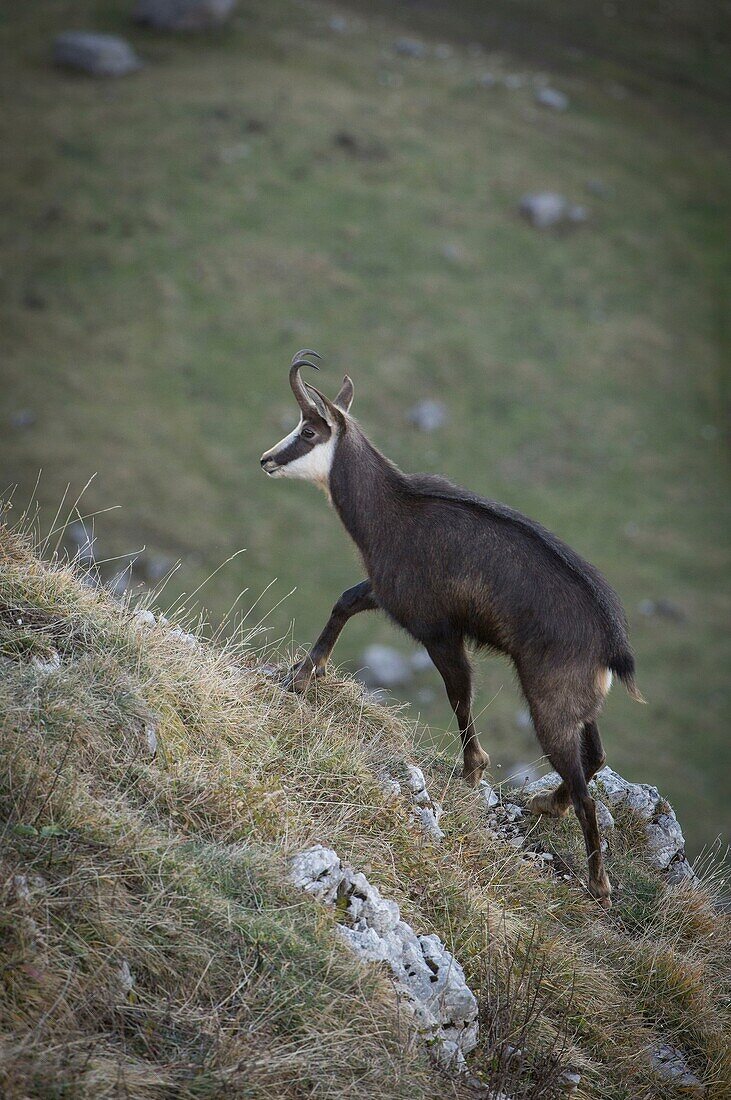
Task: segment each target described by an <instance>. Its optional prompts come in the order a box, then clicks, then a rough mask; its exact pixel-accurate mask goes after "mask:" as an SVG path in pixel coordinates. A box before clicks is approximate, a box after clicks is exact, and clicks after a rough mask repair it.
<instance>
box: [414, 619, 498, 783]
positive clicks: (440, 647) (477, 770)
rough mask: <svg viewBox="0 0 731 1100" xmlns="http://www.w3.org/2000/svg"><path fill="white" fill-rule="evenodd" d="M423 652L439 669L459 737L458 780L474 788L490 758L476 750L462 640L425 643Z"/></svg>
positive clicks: (477, 743) (467, 664)
mask: <svg viewBox="0 0 731 1100" xmlns="http://www.w3.org/2000/svg"><path fill="white" fill-rule="evenodd" d="M426 648H427V652H428V653H429V656H430V657H431V659H432V661H433V662H434V664H435V665H436V667H437V668H438V670H439V673H440V675H441V677H442V679H443V680H444V686H445V688H446V689H447V695H448V696H449V702H450V705H451V707H452V710H453V711H454V713H455V715H456V716H457V723H458V725H459V732H460V734H461V736H462V759H463V767H462V778H463V779H464V780H465V782H466V783H467V784H468V786H470V787H476V786H477V784H478V783H479V782H480V780H481V779H482V773H483V772H484V770H485V768H486V767H487V766H488V764H489V763H490V757H489V756H488V755H487V753H486V752H484V751H483V749H482V748H481V747H480V741H479V738H478V736H477V731H476V730H475V726H474V723H473V721H472V669H471V668H470V662H469V659H468V657H467V652H466V650H465V647H464V641H463V640H462V638H452V639H449V640H446V639H445V640H441V641H439V642H427V643H426Z"/></svg>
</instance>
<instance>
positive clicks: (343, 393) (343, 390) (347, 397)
mask: <svg viewBox="0 0 731 1100" xmlns="http://www.w3.org/2000/svg"><path fill="white" fill-rule="evenodd" d="M354 395H355V390H354V389H353V383H352V381H351V379H350V378H348V376H347V374H346V375H345V378H344V379H343V384H342V386H341V387H340V389H339V391H338V395H337V397H336V398H335V400H334V401H333V405H337V407H338V408H339V409H342V410H343V412H349V411H350V406H351V405H352V404H353V397H354Z"/></svg>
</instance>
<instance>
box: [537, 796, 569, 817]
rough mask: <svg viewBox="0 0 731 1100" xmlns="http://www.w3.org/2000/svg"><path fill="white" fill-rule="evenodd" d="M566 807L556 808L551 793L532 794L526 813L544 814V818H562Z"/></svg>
mask: <svg viewBox="0 0 731 1100" xmlns="http://www.w3.org/2000/svg"><path fill="white" fill-rule="evenodd" d="M567 812H568V806H557V805H556V800H555V799H554V797H553V791H547V792H542V793H540V794H534V795H533V797H532V798H531V800H530V802H529V803H528V813H531V814H536V815H538V814H544V815H545V816H546V817H564V816H565V814H566V813H567Z"/></svg>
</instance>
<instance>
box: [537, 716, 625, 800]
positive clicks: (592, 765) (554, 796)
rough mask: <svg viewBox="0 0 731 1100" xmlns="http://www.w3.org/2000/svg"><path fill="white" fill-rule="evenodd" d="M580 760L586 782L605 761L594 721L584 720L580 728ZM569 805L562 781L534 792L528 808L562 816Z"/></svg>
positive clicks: (568, 795) (565, 788) (604, 754)
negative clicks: (552, 787) (547, 789)
mask: <svg viewBox="0 0 731 1100" xmlns="http://www.w3.org/2000/svg"><path fill="white" fill-rule="evenodd" d="M581 761H582V764H583V766H584V779H585V780H586V782H587V783H588V782H589V780H590V779H593V778H594V776H595V775H596V773H597V772H598V771H599V769H600V768H603V767H604V765H605V763H606V761H607V757H606V753H605V752H604V746H603V745H602V740H601V737H600V736H599V727H598V726H597V724H596V722H594V721H592V722H584V725H583V727H582V730H581ZM570 805H571V795H570V794H569V789H568V787H567V786H566V784H565V783H564V782H563V781H562V782H561V783H559V785H558V787H556V788H555V789H554V790H552V791H541V792H540V793H539V794H535V795H534V796H533V798H532V799H531V800H530V803H529V806H528V808H529V810H530V812H531V813H533V814H546V815H547V816H548V817H563V816H564V814H565V813H566V811H567V810H568V808H569V806H570Z"/></svg>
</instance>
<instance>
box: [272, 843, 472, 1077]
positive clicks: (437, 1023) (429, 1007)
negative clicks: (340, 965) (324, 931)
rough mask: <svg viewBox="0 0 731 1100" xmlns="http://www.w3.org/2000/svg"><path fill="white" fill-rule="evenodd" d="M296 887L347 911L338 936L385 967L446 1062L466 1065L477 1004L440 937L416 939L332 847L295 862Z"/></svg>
mask: <svg viewBox="0 0 731 1100" xmlns="http://www.w3.org/2000/svg"><path fill="white" fill-rule="evenodd" d="M289 877H290V881H291V882H292V883H293V885H294V886H296V887H298V888H299V889H300V890H304V891H305V892H306V893H308V894H310V895H311V896H312V897H314V898H316V899H317V900H318V901H321V902H322V903H324V904H325V905H330V906H335V905H337V907H338V909H339V910H340V911H341V912H342V917H343V923H342V924H340V925H338V934H339V935H340V937H341V938H342V940H343V942H344V943H345V944H346V945H347V946H348V947H349V948H350V950H351V951H352V952H353V954H354V955H355V956H356V957H357V958H358V959H359V960H360V961H361V962H363V963H382V964H385V965H386V966H387V967H388V968H389V970H390V972H391V975H392V977H393V981H394V987H395V989H396V993H397V996H398V998H399V1002H400V1008H401V1009H402V1010H405V1011H406V1012H407V1013H408V1014H409V1016H410V1017H411V1020H412V1024H413V1027H414V1029H415V1030H416V1032H417V1033H418V1034H419V1035H420V1036H421V1037H422V1038H423V1039H424V1040H426V1041H427V1042H429V1043H430V1045H431V1046H432V1049H433V1050H434V1051H435V1053H436V1055H437V1058H438V1060H439V1061H440V1062H442V1063H443V1064H446V1065H449V1066H451V1067H453V1068H456V1069H463V1068H464V1066H465V1060H464V1056H465V1054H468V1053H469V1052H470V1051H471V1050H473V1049H474V1047H475V1046H476V1045H477V1030H478V1027H477V1000H476V999H475V996H474V994H473V993H472V991H471V990H470V988H469V986H468V985H467V982H466V980H465V976H464V971H463V970H462V967H461V966H460V964H459V963H458V962H457V960H456V959H455V958H454V956H453V955H452V954H451V953H450V952H449V951H448V950H447V948H446V947H445V946H444V944H443V943H442V941H441V940H440V939H439V937H438V936H435V935H424V936H419V935H417V934H416V932H414V930H413V928H411V926H410V925H409V924H407V923H406V921H403V920H402V919H401V912H400V910H399V907H398V905H397V904H396V902H395V901H389V900H388V899H387V898H384V897H383V896H382V895H381V893H380V891H379V890H378V889H377V888H376V887H375V886H373V885H371V883H370V882H369V881H368V879H367V878H366V877H365V875H364V874H362V873H360V872H357V871H354V870H353V869H352V868H350V867H348V866H347V865H345V866H344V865H343V864H342V863H341V861H340V858H339V856H338V854H337V853H336V852H334V851H333V850H332V848H325V847H323V846H322V845H321V844H316V845H314V846H313V847H312V848H308V849H306V850H305V851H303V852H299V853H298V854H297V855H295V856H294V857H293V858H292V859H291V860H290V865H289Z"/></svg>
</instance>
